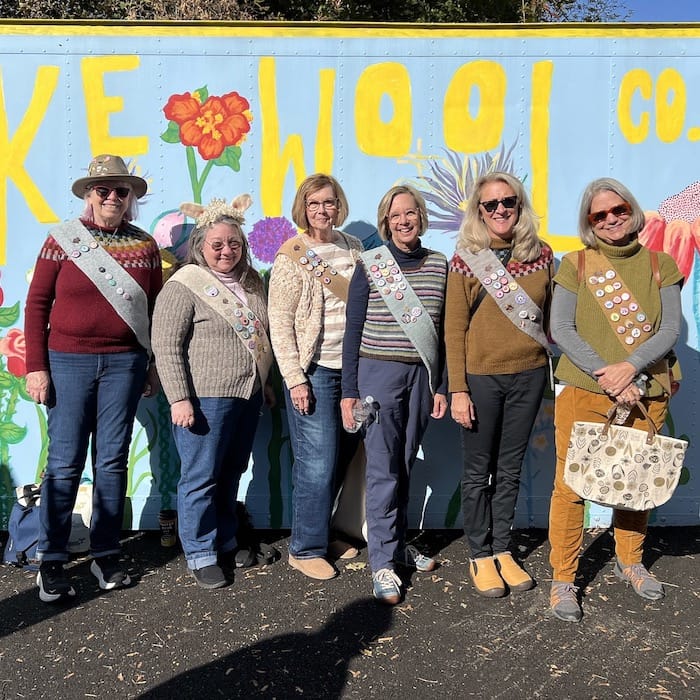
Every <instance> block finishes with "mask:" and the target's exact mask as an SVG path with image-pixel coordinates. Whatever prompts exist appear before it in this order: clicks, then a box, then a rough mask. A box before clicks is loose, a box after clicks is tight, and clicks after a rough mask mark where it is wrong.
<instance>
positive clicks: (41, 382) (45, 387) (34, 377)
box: [24, 369, 51, 404]
mask: <svg viewBox="0 0 700 700" xmlns="http://www.w3.org/2000/svg"><path fill="white" fill-rule="evenodd" d="M24 382H25V386H26V387H27V393H28V394H29V395H30V396H31V397H32V401H36V403H43V404H46V402H47V401H48V400H49V388H50V387H51V376H50V375H49V373H48V371H47V370H45V369H40V370H37V371H36V372H27V375H26V376H25V378H24Z"/></svg>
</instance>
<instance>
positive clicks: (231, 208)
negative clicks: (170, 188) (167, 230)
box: [180, 194, 253, 228]
mask: <svg viewBox="0 0 700 700" xmlns="http://www.w3.org/2000/svg"><path fill="white" fill-rule="evenodd" d="M252 203H253V200H252V198H251V196H250V195H249V194H239V195H238V197H236V198H235V199H234V200H233V201H232V202H231V204H227V203H226V200H225V199H217V198H216V197H215V198H214V199H212V200H211V202H209V204H207V205H206V206H204V205H202V204H195V203H193V202H183V203H182V204H181V205H180V211H181V212H182V213H183V214H186V215H187V216H189V217H190V218H192V219H194V220H195V222H196V224H197V227H198V228H199V227H201V226H211V225H212V224H213V223H214V222H215V221H216V220H217V219H218V218H219V217H222V216H229V217H231V218H232V219H234V220H235V221H237V222H238V223H239V224H243V222H244V220H245V219H244V217H243V212H244V211H245V210H246V209H248V207H249V206H250V205H251V204H252Z"/></svg>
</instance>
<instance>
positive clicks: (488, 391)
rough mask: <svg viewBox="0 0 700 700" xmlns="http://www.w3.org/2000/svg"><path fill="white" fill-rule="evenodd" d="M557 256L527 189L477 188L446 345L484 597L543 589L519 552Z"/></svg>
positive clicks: (508, 183) (492, 183)
mask: <svg viewBox="0 0 700 700" xmlns="http://www.w3.org/2000/svg"><path fill="white" fill-rule="evenodd" d="M553 260H554V258H553V255H552V250H551V249H550V248H549V246H547V245H546V244H545V243H543V242H542V241H541V240H540V239H539V238H538V237H537V218H536V216H535V214H534V212H533V210H532V207H531V205H530V202H529V200H528V198H527V194H526V193H525V189H524V187H523V185H522V183H521V182H520V181H519V180H518V179H517V178H515V177H513V176H512V175H510V174H508V173H501V172H494V173H489V174H488V175H485V176H483V177H481V178H480V179H479V180H478V181H477V182H476V184H475V186H474V190H473V192H472V195H471V197H470V198H469V201H468V202H467V209H466V213H465V216H464V221H463V222H462V226H461V228H460V231H459V239H458V241H457V251H456V253H455V255H454V257H453V258H452V261H451V263H450V271H449V274H448V276H447V301H446V307H445V309H446V312H445V342H446V351H447V370H448V371H447V375H448V382H449V391H450V393H451V395H452V398H451V401H452V403H451V409H452V417H453V418H454V420H455V421H456V422H457V423H459V425H460V426H462V431H461V436H462V453H463V459H464V464H463V473H462V511H463V514H464V531H465V535H466V539H467V544H468V546H469V550H470V565H469V573H470V575H471V578H472V581H473V583H474V587H475V588H476V591H477V592H478V593H479V594H480V595H483V596H486V597H491V598H496V597H499V596H502V595H505V592H506V585H507V586H508V587H509V588H510V589H511V590H516V591H524V590H528V589H529V588H532V586H533V585H534V582H533V580H532V579H531V578H530V576H529V575H528V574H527V573H526V572H525V571H524V570H523V569H522V568H521V567H520V566H519V564H518V563H516V561H515V560H514V559H513V557H512V555H511V553H510V551H509V550H510V545H511V534H510V533H511V527H512V524H513V518H514V515H515V504H516V500H517V498H518V490H519V488H520V471H521V467H522V462H523V457H524V455H525V451H526V449H527V444H528V440H529V437H530V431H531V429H532V425H533V423H534V421H535V418H536V416H537V410H538V408H539V405H540V401H541V399H542V393H543V391H544V387H545V383H546V381H547V374H548V372H547V368H548V359H547V358H548V352H549V351H548V343H547V338H546V336H545V334H544V332H543V330H542V321H543V318H544V317H545V311H546V308H547V305H548V302H549V298H550V297H549V295H550V280H551V276H552V265H553Z"/></svg>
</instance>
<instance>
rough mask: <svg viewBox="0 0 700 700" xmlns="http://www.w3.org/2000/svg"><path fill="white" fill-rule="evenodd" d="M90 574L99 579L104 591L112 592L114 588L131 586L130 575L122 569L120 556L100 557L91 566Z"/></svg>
mask: <svg viewBox="0 0 700 700" xmlns="http://www.w3.org/2000/svg"><path fill="white" fill-rule="evenodd" d="M90 573H92V575H93V576H94V577H95V578H96V579H97V582H98V583H99V584H100V588H101V589H102V590H103V591H111V590H112V589H113V588H123V587H124V586H128V585H129V584H131V578H130V577H129V574H127V573H126V571H124V569H122V565H121V564H120V563H119V555H118V554H108V555H107V556H106V557H98V558H97V559H93V560H92V564H90Z"/></svg>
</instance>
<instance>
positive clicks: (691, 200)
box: [639, 182, 700, 279]
mask: <svg viewBox="0 0 700 700" xmlns="http://www.w3.org/2000/svg"><path fill="white" fill-rule="evenodd" d="M645 218H646V224H645V226H644V228H643V229H642V231H641V232H640V233H639V240H640V241H641V243H642V244H643V245H645V246H646V247H647V248H649V249H650V250H658V251H663V252H664V253H668V254H669V255H670V256H671V257H672V258H673V259H674V260H675V261H676V264H677V265H678V269H679V270H680V271H681V274H682V275H683V276H684V277H685V278H686V279H688V277H689V276H690V273H691V271H692V269H693V263H694V262H695V252H696V251H700V182H694V183H693V184H692V185H688V187H686V188H685V189H684V190H683V191H681V192H679V193H678V194H674V195H672V196H671V197H668V198H667V199H665V200H664V201H663V202H661V205H660V206H659V211H658V212H655V211H648V212H645Z"/></svg>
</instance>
